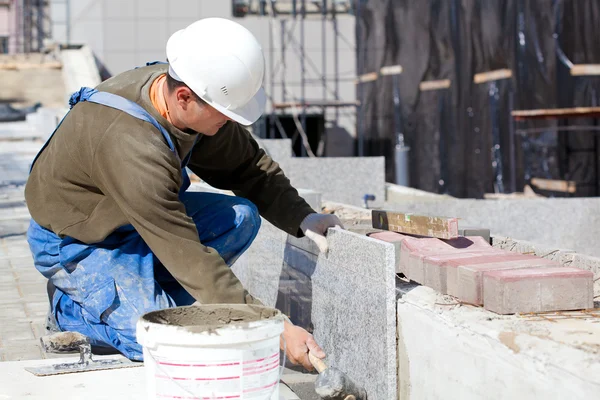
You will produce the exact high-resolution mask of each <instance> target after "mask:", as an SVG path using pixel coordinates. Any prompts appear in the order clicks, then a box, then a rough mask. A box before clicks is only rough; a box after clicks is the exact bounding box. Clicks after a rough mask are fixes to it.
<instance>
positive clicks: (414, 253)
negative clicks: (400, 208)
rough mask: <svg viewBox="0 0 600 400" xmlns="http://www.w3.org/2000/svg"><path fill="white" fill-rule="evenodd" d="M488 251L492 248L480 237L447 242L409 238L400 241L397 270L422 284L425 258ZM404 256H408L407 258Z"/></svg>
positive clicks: (461, 238)
mask: <svg viewBox="0 0 600 400" xmlns="http://www.w3.org/2000/svg"><path fill="white" fill-rule="evenodd" d="M488 250H493V247H491V246H490V244H489V243H487V242H486V241H485V239H483V238H482V237H480V236H473V237H459V238H456V239H449V240H441V239H435V238H414V237H409V238H407V239H406V240H403V241H402V247H401V257H400V265H399V269H400V271H403V273H404V274H405V275H406V276H407V277H408V278H409V279H411V280H414V281H415V282H419V283H424V279H425V271H424V266H423V259H424V258H425V257H427V256H439V255H445V254H460V253H465V252H469V253H472V252H482V251H488ZM405 255H408V257H406V256H405Z"/></svg>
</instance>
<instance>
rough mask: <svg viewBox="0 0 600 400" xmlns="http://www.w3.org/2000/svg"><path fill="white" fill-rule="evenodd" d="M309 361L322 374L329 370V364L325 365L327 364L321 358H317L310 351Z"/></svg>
mask: <svg viewBox="0 0 600 400" xmlns="http://www.w3.org/2000/svg"><path fill="white" fill-rule="evenodd" d="M308 359H309V360H310V363H311V364H312V365H313V367H315V369H316V370H317V372H319V373H321V372H323V371H325V370H326V369H327V364H325V362H324V361H323V360H321V359H320V358H319V357H315V356H314V355H313V353H311V352H310V351H309V352H308Z"/></svg>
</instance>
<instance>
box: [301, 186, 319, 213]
mask: <svg viewBox="0 0 600 400" xmlns="http://www.w3.org/2000/svg"><path fill="white" fill-rule="evenodd" d="M297 189H298V194H299V195H300V196H301V197H302V198H303V199H304V200H305V201H306V202H307V203H308V205H309V206H311V207H312V209H313V210H315V211H316V212H321V193H319V192H317V191H315V190H310V189H302V188H297Z"/></svg>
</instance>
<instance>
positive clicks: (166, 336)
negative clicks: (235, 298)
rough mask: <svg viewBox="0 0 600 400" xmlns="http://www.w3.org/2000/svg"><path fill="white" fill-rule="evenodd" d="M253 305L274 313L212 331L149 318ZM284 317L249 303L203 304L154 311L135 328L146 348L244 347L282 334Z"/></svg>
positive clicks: (144, 316)
mask: <svg viewBox="0 0 600 400" xmlns="http://www.w3.org/2000/svg"><path fill="white" fill-rule="evenodd" d="M240 306H251V307H252V308H260V309H266V310H272V311H274V315H273V316H272V317H270V318H265V319H260V320H258V321H251V322H245V323H239V322H236V323H231V324H227V325H224V326H221V327H216V328H210V327H206V326H201V325H192V326H178V325H169V324H161V323H156V322H153V321H150V320H148V319H147V316H148V315H149V314H152V313H155V312H160V311H165V310H171V309H175V308H178V309H181V308H192V307H202V308H207V307H208V308H225V307H230V308H231V307H234V308H238V307H240ZM284 320H285V318H284V315H283V313H281V311H280V310H277V309H276V308H273V307H267V306H259V305H247V304H203V305H192V306H181V307H173V308H168V309H163V310H156V311H151V312H148V313H145V314H143V315H142V316H140V318H139V319H138V322H137V327H136V336H137V340H138V342H139V343H140V344H141V345H142V346H144V347H154V346H156V345H157V344H163V345H173V346H190V345H191V346H196V345H207V346H222V345H224V344H227V343H228V344H241V343H250V342H255V341H261V340H265V339H267V338H273V337H277V336H279V335H281V333H283V329H284Z"/></svg>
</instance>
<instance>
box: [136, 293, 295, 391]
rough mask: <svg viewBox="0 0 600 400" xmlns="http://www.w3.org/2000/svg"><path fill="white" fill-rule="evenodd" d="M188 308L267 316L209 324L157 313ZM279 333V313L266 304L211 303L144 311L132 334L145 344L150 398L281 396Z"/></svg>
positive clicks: (281, 320) (280, 316)
mask: <svg viewBox="0 0 600 400" xmlns="http://www.w3.org/2000/svg"><path fill="white" fill-rule="evenodd" d="M192 307H200V308H202V309H203V310H205V311H215V310H221V309H234V310H252V311H253V312H258V313H259V314H262V315H263V316H265V315H266V317H265V318H266V319H260V320H257V321H253V322H232V323H229V324H226V325H224V326H221V327H216V328H215V327H211V328H209V329H207V327H206V326H177V325H173V324H171V323H169V321H161V320H160V318H159V320H157V318H156V317H157V315H160V316H161V317H162V316H164V315H168V314H164V313H169V312H178V311H179V312H181V311H182V310H183V309H189V308H192ZM172 310H175V311H172ZM183 311H186V310H183ZM158 313H163V314H158ZM282 332H283V316H282V314H281V313H280V312H279V311H277V310H275V309H273V308H269V307H261V306H248V305H239V304H238V305H224V304H215V305H202V306H191V307H177V308H174V309H168V310H162V311H155V312H152V313H148V314H145V315H143V316H142V317H141V318H140V319H139V321H138V323H137V332H136V334H137V340H138V342H139V343H140V344H141V345H142V346H143V349H144V368H145V370H146V384H147V389H148V398H149V399H153V400H154V399H157V400H158V399H231V400H238V399H239V400H244V399H253V400H258V399H260V400H263V399H264V400H279V378H280V367H279V358H280V350H279V336H280V335H281V333H282Z"/></svg>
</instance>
